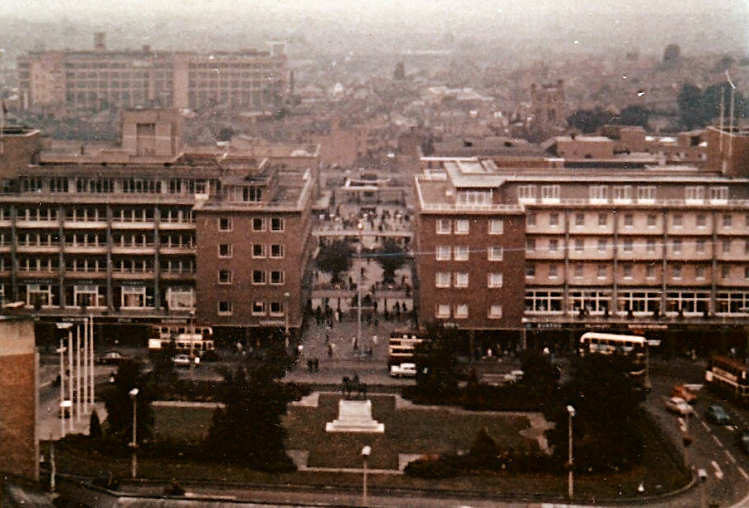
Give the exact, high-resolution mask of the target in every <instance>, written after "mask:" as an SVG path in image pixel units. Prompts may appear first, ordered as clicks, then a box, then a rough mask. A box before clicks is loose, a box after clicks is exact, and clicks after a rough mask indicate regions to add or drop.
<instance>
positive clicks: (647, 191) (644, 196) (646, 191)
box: [637, 185, 655, 204]
mask: <svg viewBox="0 0 749 508" xmlns="http://www.w3.org/2000/svg"><path fill="white" fill-rule="evenodd" d="M637 202H638V203H646V204H652V203H655V186H654V185H641V186H639V187H637Z"/></svg>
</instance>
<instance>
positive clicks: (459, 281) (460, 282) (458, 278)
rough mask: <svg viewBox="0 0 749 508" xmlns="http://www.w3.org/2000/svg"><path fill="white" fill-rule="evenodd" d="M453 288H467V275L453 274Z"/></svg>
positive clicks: (464, 273) (462, 273)
mask: <svg viewBox="0 0 749 508" xmlns="http://www.w3.org/2000/svg"><path fill="white" fill-rule="evenodd" d="M455 287H456V288H467V287H468V273H467V272H455Z"/></svg>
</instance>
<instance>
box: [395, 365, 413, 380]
mask: <svg viewBox="0 0 749 508" xmlns="http://www.w3.org/2000/svg"><path fill="white" fill-rule="evenodd" d="M390 376H391V377H416V364H415V363H401V364H400V365H391V366H390Z"/></svg>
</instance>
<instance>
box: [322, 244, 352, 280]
mask: <svg viewBox="0 0 749 508" xmlns="http://www.w3.org/2000/svg"><path fill="white" fill-rule="evenodd" d="M351 254H352V249H351V245H349V243H348V242H346V241H344V240H337V241H335V242H333V243H331V244H328V245H324V246H323V247H321V248H320V252H319V253H318V254H317V266H318V268H320V270H322V271H323V272H326V273H329V274H331V275H332V277H333V282H334V283H335V282H340V281H341V279H340V275H341V272H346V271H348V269H349V268H351Z"/></svg>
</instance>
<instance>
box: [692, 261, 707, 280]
mask: <svg viewBox="0 0 749 508" xmlns="http://www.w3.org/2000/svg"><path fill="white" fill-rule="evenodd" d="M694 276H695V278H696V279H698V280H703V279H704V278H705V267H704V266H701V265H698V266H696V267H695V268H694Z"/></svg>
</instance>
